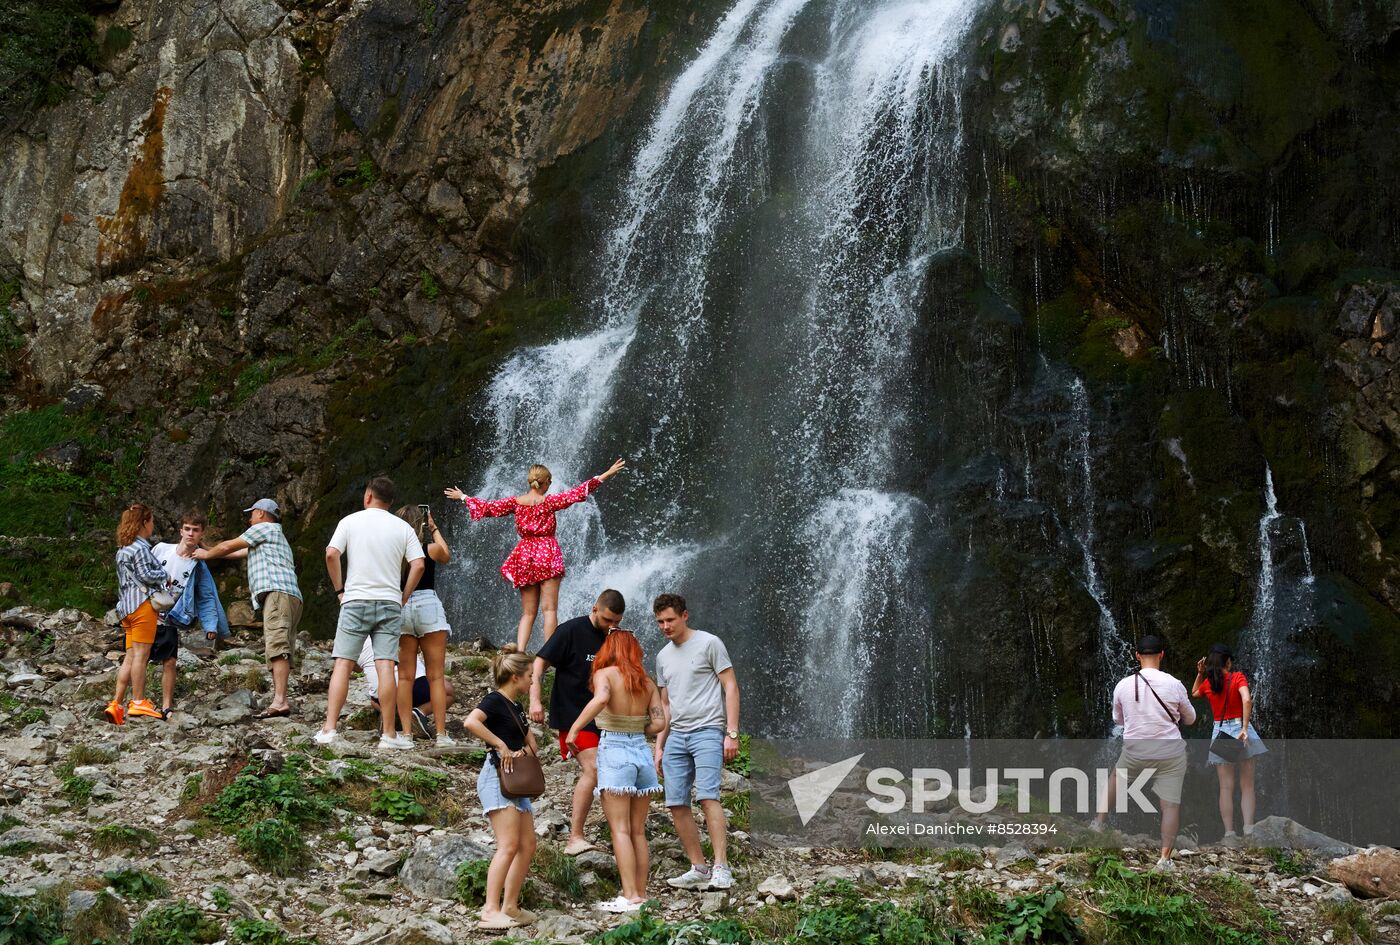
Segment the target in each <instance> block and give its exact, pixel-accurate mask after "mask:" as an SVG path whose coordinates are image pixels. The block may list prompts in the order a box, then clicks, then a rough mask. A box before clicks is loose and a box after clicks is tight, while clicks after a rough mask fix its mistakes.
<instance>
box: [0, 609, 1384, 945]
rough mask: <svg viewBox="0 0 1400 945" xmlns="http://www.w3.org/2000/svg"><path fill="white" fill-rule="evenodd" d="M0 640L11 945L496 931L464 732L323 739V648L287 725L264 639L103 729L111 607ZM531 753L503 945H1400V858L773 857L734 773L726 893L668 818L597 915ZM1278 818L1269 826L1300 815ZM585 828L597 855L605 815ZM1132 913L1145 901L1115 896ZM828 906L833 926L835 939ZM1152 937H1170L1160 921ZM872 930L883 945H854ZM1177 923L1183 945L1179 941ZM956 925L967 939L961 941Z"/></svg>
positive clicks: (9, 615) (456, 659)
mask: <svg viewBox="0 0 1400 945" xmlns="http://www.w3.org/2000/svg"><path fill="white" fill-rule="evenodd" d="M0 628H3V632H4V634H5V641H6V644H7V646H8V651H7V654H6V657H5V659H4V660H3V661H0V669H3V677H0V678H3V680H4V683H5V688H4V690H3V691H0V733H3V740H0V784H2V785H3V786H0V805H3V806H0V878H3V883H4V888H3V889H0V942H28V941H33V942H53V941H57V940H60V939H59V935H60V932H59V928H61V929H62V934H63V935H66V937H65V938H62V939H61V940H62V941H64V942H65V943H69V945H83V943H86V942H95V941H103V942H107V943H109V945H110V943H114V942H127V941H130V942H131V943H132V945H143V943H147V942H160V943H165V945H177V943H182V942H187V941H188V942H197V941H205V942H213V941H216V940H225V941H232V942H234V943H256V945H278V943H290V942H295V941H301V940H305V939H306V938H309V937H314V938H315V939H316V940H317V941H319V942H320V943H322V945H332V943H335V945H372V943H373V945H388V943H398V945H404V943H444V945H445V943H450V942H470V941H490V940H492V939H494V938H495V937H496V936H493V935H486V934H483V933H478V932H477V931H476V930H475V928H474V925H475V911H476V910H475V908H474V906H473V905H471V904H469V903H470V902H471V901H472V895H473V888H474V887H475V883H474V881H475V880H479V877H480V868H479V867H472V866H469V867H467V868H466V875H465V876H461V877H459V875H458V874H457V870H456V868H457V866H458V865H459V864H460V863H463V862H467V863H470V862H472V861H479V860H481V859H483V858H486V857H489V856H490V848H491V834H490V831H489V829H488V826H487V824H486V821H485V818H484V817H483V816H482V815H481V814H480V813H479V809H478V808H477V804H476V797H475V792H474V787H473V786H474V782H475V778H476V774H477V771H478V770H479V765H480V763H481V756H482V753H481V751H480V749H479V746H477V745H476V744H475V743H473V742H472V741H471V740H470V739H468V740H467V747H465V748H464V749H462V750H456V751H450V752H449V751H440V750H437V749H433V748H429V747H427V743H426V742H420V744H421V745H423V746H424V747H422V748H419V749H417V750H413V751H401V752H382V751H379V750H377V748H376V747H374V738H375V735H374V732H373V731H372V730H371V729H372V726H373V725H374V720H373V718H372V717H371V716H370V715H369V714H368V712H366V711H364V710H363V709H360V708H358V707H359V706H363V705H364V693H363V689H362V686H363V683H362V682H358V681H357V683H356V684H355V687H354V688H352V692H351V709H352V714H351V715H350V718H349V719H348V720H347V721H346V725H347V726H348V729H347V734H348V738H347V742H346V744H345V745H344V746H342V747H340V748H339V749H338V750H336V751H334V752H332V751H328V750H325V749H320V748H317V747H316V746H315V745H314V743H312V742H311V740H310V738H309V736H310V734H311V733H312V732H313V731H314V730H315V728H316V726H317V720H318V719H319V717H320V715H321V713H322V712H323V711H324V707H325V703H324V699H325V696H324V692H325V687H326V679H327V677H328V675H329V670H330V662H331V661H330V658H329V656H328V654H327V653H326V651H325V650H324V649H323V648H321V647H318V646H314V645H313V646H311V647H308V648H306V649H305V651H304V653H303V655H302V657H301V659H300V665H299V666H298V668H297V672H296V674H295V677H294V679H295V681H294V693H293V694H294V702H295V705H296V707H297V711H296V713H295V716H294V718H292V719H285V720H275V721H269V722H261V721H256V720H255V719H253V715H254V714H255V711H256V709H257V708H258V707H259V706H260V705H261V704H264V703H265V701H266V698H267V697H266V696H265V695H264V691H265V689H266V687H267V674H266V671H265V667H264V665H263V663H262V659H261V657H260V655H259V652H258V649H257V648H256V642H255V638H254V637H253V636H252V634H251V632H250V631H244V632H243V635H242V637H241V638H239V637H236V638H235V640H234V643H235V648H232V649H224V650H221V651H220V652H218V653H217V654H213V655H211V656H208V657H205V658H201V657H200V656H196V655H194V654H193V653H191V652H190V651H188V650H183V651H182V652H181V655H180V666H181V675H180V684H179V688H178V690H177V703H176V704H177V711H176V713H175V714H174V715H173V716H172V718H171V719H170V720H169V721H167V722H159V721H154V720H150V719H135V720H132V721H131V722H129V723H128V724H127V725H125V726H122V727H114V726H111V725H109V724H106V723H105V722H103V721H102V720H101V716H100V713H101V709H102V706H103V705H104V704H105V702H106V700H107V699H108V698H110V696H109V692H110V689H111V683H112V679H113V674H114V672H115V667H116V664H117V661H118V659H119V657H120V655H121V653H120V642H119V640H120V637H119V631H118V629H117V628H116V627H115V626H113V625H112V621H111V620H110V618H109V621H108V622H101V621H97V620H94V619H92V618H90V617H88V616H86V615H83V614H81V613H80V612H77V611H60V612H58V613H54V614H46V613H43V612H39V611H35V610H30V609H26V608H19V607H16V608H12V609H10V610H8V611H6V612H4V613H3V615H0ZM484 653H485V644H483V643H466V644H456V645H454V646H453V648H452V652H451V655H450V656H449V663H448V672H449V676H450V678H451V679H452V680H453V683H454V685H455V686H456V688H457V692H458V694H459V701H458V704H457V705H456V706H455V707H454V709H453V712H452V714H451V719H452V720H451V721H450V722H449V727H450V728H451V729H453V730H454V731H457V730H458V729H460V725H461V722H460V720H461V717H462V715H463V714H464V712H465V711H466V708H467V707H469V706H470V705H472V704H474V703H475V701H476V699H477V698H479V696H480V695H481V694H482V693H484V692H485V690H486V687H487V677H486V672H485V670H486V666H487V662H486V656H485V655H484ZM457 734H459V735H460V734H462V733H461V732H460V731H457ZM540 734H542V735H544V734H546V733H540ZM541 744H543V745H545V746H547V747H546V753H545V759H546V773H547V776H548V781H549V784H550V792H549V794H548V795H547V796H546V797H544V798H542V799H541V800H540V801H539V802H537V805H536V806H537V810H538V814H537V818H536V827H537V830H538V833H539V835H540V838H541V844H540V852H539V854H538V857H537V860H536V863H535V867H534V869H533V871H532V878H531V881H530V886H529V887H528V901H529V903H530V905H531V906H532V908H534V909H535V910H536V911H537V912H538V913H539V914H540V915H541V919H540V921H539V923H538V924H537V925H536V926H535V927H534V928H532V929H517V930H513V931H512V932H511V933H510V935H509V936H507V937H508V938H511V939H535V940H540V941H551V942H584V941H595V940H597V939H598V938H599V937H600V936H604V935H605V934H607V933H609V930H610V929H611V930H612V931H611V937H609V938H606V941H607V942H610V943H622V942H639V943H640V942H665V941H704V940H711V941H725V942H735V941H747V940H748V939H746V938H744V937H743V936H744V935H751V936H753V937H754V938H756V939H758V940H767V939H779V938H784V937H787V936H791V938H790V939H789V940H791V941H822V942H827V941H831V942H835V941H852V942H855V941H880V942H906V941H907V942H914V941H972V942H994V941H1013V940H1015V941H1019V940H1029V941H1083V940H1088V941H1149V940H1150V941H1173V942H1175V941H1183V942H1185V941H1232V942H1260V943H1266V942H1270V943H1271V942H1309V943H1330V942H1337V941H1344V942H1348V941H1374V942H1400V908H1397V906H1396V905H1395V904H1394V903H1389V904H1387V903H1386V902H1384V901H1383V900H1384V897H1385V896H1387V895H1388V896H1390V897H1396V896H1400V857H1397V855H1396V854H1395V851H1385V850H1379V851H1372V852H1370V853H1369V854H1359V855H1357V856H1352V857H1350V858H1348V859H1339V860H1332V861H1331V862H1328V861H1327V860H1326V858H1325V857H1324V856H1323V855H1322V854H1320V853H1319V852H1318V851H1309V850H1280V849H1270V848H1262V849H1249V850H1241V849H1223V848H1203V849H1186V850H1183V851H1182V856H1181V859H1180V861H1179V863H1180V866H1179V868H1178V871H1177V873H1176V874H1174V875H1173V876H1170V877H1156V876H1149V874H1147V873H1146V872H1145V869H1146V866H1147V865H1149V864H1150V863H1151V861H1152V858H1153V857H1152V853H1151V851H1150V850H1149V849H1146V847H1148V846H1150V844H1147V843H1145V839H1146V838H1137V839H1134V838H1129V839H1128V843H1127V848H1126V849H1124V850H1123V851H1122V853H1121V855H1120V854H1118V853H1117V852H1116V851H1109V852H1091V853H1086V852H1084V851H1073V850H1063V851H1038V852H1036V853H1031V852H1029V851H1027V850H1026V849H1025V848H1024V847H1019V846H1009V847H1004V848H1001V849H1000V850H997V849H993V848H986V849H975V848H956V849H944V850H934V851H928V850H917V851H896V850H883V851H874V850H870V851H833V850H772V849H762V848H759V847H757V846H755V845H754V844H753V843H752V842H751V841H750V839H749V837H748V836H747V835H746V834H745V833H744V832H743V830H742V829H740V828H743V827H745V826H747V817H748V804H747V784H746V782H745V780H744V778H742V777H741V776H739V775H738V774H735V773H733V772H729V773H727V776H726V793H725V806H726V808H727V809H728V810H729V811H730V814H731V820H732V821H733V826H734V828H735V829H736V833H735V842H734V844H733V847H734V853H733V856H732V859H733V860H734V862H735V865H736V876H737V879H738V882H737V884H736V886H735V888H734V889H733V890H732V891H730V892H729V893H727V894H726V893H722V892H712V893H704V894H698V893H677V892H673V891H670V890H668V889H667V888H666V887H665V886H664V884H663V882H662V881H661V879H660V878H661V877H664V876H667V875H674V874H675V873H677V872H679V871H681V870H682V869H683V867H684V863H683V858H682V857H681V855H680V849H679V845H678V843H677V841H676V839H675V837H674V835H673V833H672V832H671V830H670V828H669V825H668V823H667V819H666V817H665V815H664V813H663V811H662V809H661V808H660V807H659V806H658V807H657V809H656V813H655V814H654V815H653V818H652V822H651V826H652V850H653V855H654V859H653V876H654V877H657V878H656V879H654V880H653V884H652V888H651V891H652V892H653V893H654V894H655V895H656V897H657V900H658V904H657V905H656V908H655V911H654V913H653V915H654V918H653V919H647V920H643V921H641V922H637V921H635V920H631V919H627V918H624V917H613V916H604V915H603V914H601V913H598V912H594V911H592V910H591V909H590V903H591V902H593V901H594V900H597V899H599V898H605V897H607V896H610V895H612V894H613V893H614V891H615V886H614V880H615V873H614V869H613V863H612V858H611V856H610V855H608V854H607V853H606V852H597V853H587V854H584V855H583V856H580V857H578V858H577V859H576V860H575V859H571V858H569V857H566V856H564V855H563V853H562V849H561V847H562V844H561V840H562V837H563V835H564V834H565V833H566V827H567V805H568V796H569V790H570V788H571V786H572V771H571V765H570V764H568V763H566V762H563V761H561V760H560V759H559V757H558V752H557V748H555V747H554V743H553V742H552V740H551V739H550V738H548V737H542V738H541ZM1276 820H1277V819H1276ZM269 825H271V826H269ZM1273 828H1274V831H1275V833H1274V834H1272V835H1273V836H1275V837H1277V836H1281V835H1282V834H1283V833H1284V832H1286V831H1287V830H1288V829H1289V825H1288V824H1287V823H1286V822H1282V823H1275V824H1273ZM591 829H592V831H593V833H594V837H595V839H596V840H597V842H598V843H599V846H600V850H606V849H607V838H606V833H605V825H604V823H603V821H602V818H601V816H600V815H596V814H595V818H594V823H593V824H592V826H591ZM1332 852H1343V851H1332ZM1349 887H1350V888H1349ZM1353 890H1355V893H1354V892H1353ZM1357 894H1359V895H1360V896H1365V897H1367V898H1359V897H1358V895H1357ZM1125 897H1126V898H1125ZM1133 897H1137V898H1136V899H1134V898H1133ZM1129 900H1132V902H1134V903H1136V906H1134V907H1133V908H1134V909H1136V910H1137V911H1136V912H1133V911H1132V910H1131V909H1128V908H1127V906H1125V905H1124V904H1125V903H1126V902H1128V901H1129ZM182 903H183V905H182ZM45 910H48V911H47V912H46V911H45ZM1036 910H1040V911H1039V912H1037V911H1036ZM1125 910H1127V911H1125ZM1144 910H1145V911H1144ZM1130 912H1131V913H1132V915H1134V916H1136V918H1135V919H1132V921H1129V920H1128V919H1127V918H1125V917H1126V916H1128V914H1129V913H1130ZM1041 913H1044V916H1051V917H1053V916H1059V917H1060V918H1062V919H1064V920H1065V921H1066V922H1067V923H1068V924H1065V925H1063V926H1061V925H1057V924H1056V922H1058V921H1059V920H1058V919H1057V920H1055V921H1053V922H1052V921H1050V920H1049V919H1045V918H1044V916H1042V919H1043V921H1042V920H1035V921H1037V922H1041V923H1042V924H1040V925H1036V926H1035V928H1036V929H1039V930H1040V931H1038V932H1036V933H1034V934H1030V935H1029V937H1026V938H1021V939H1017V938H1014V937H1013V936H1014V933H1015V930H1016V929H1017V928H1020V927H1024V926H1025V923H1029V922H1031V921H1032V919H1033V918H1034V915H1040V914H1041ZM45 916H48V919H47V920H45V919H44V917H45ZM832 916H837V917H840V922H837V923H836V924H835V925H830V924H829V920H830V919H831V917H832ZM1028 916H1030V917H1031V918H1027V917H1028ZM726 920H729V921H726ZM26 921H28V922H30V923H31V925H30V926H29V927H28V928H29V932H28V933H27V935H28V937H26V932H25V931H24V930H25V928H26V926H24V924H23V923H24V922H26ZM44 921H48V922H49V923H50V924H49V925H48V926H44V925H43V922H44ZM1153 922H1159V923H1166V924H1165V925H1161V926H1160V928H1158V929H1157V930H1156V931H1155V932H1154V926H1153V925H1152V923H1153ZM823 923H828V924H827V925H823ZM843 923H844V924H843ZM862 923H865V924H864V925H862ZM1016 923H1022V925H1021V926H1018V925H1017V924H1016ZM1134 923H1136V924H1134ZM1172 923H1176V925H1172ZM687 925H690V926H691V927H692V931H690V932H686V931H685V930H684V929H685V927H686V926H687ZM133 926H135V928H134V929H133ZM867 926H868V928H869V929H870V930H873V932H872V933H871V934H874V935H875V936H876V937H875V938H859V937H858V936H859V935H864V934H866V932H862V931H860V929H862V928H866V927H867ZM1169 926H1170V928H1176V929H1177V932H1176V933H1173V934H1178V933H1179V934H1178V937H1171V935H1168V934H1166V932H1167V931H1169ZM1178 926H1179V928H1178ZM935 929H942V930H944V931H943V932H939V933H935V931H934V930H935ZM950 929H962V930H963V931H962V932H961V933H957V934H960V935H962V936H965V937H961V938H950V937H948V936H949V934H950V933H949V932H948V931H947V930H950ZM1133 929H1136V931H1133ZM1192 929H1195V931H1190V930H1192ZM695 930H698V931H695ZM911 930H912V931H911ZM1057 930H1058V931H1057ZM1183 930H1184V931H1183ZM1023 934H1028V933H1023ZM1180 934H1184V935H1186V936H1187V937H1185V938H1182V937H1179V936H1180ZM7 935H9V936H10V937H6V936H7ZM939 935H942V936H943V937H942V938H939ZM128 936H130V937H129V938H128ZM998 936H1000V937H998ZM1037 936H1038V937H1037ZM1057 936H1058V937H1057ZM1135 936H1136V937H1135ZM1144 936H1145V937H1144ZM1192 936H1195V937H1192Z"/></svg>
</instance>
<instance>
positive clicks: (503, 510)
mask: <svg viewBox="0 0 1400 945" xmlns="http://www.w3.org/2000/svg"><path fill="white" fill-rule="evenodd" d="M442 494H443V495H445V496H447V497H448V498H449V499H452V500H453V501H455V502H462V503H465V504H466V506H467V512H468V513H469V514H470V515H471V517H472V521H473V522H475V521H476V520H477V519H479V518H500V517H501V516H502V515H509V514H510V513H512V512H514V511H515V497H514V496H507V497H506V498H504V499H492V500H490V501H487V500H485V499H478V498H476V497H475V496H469V495H467V494H466V493H465V492H463V491H462V490H461V489H458V488H457V487H456V486H448V487H447V488H446V489H444V490H442Z"/></svg>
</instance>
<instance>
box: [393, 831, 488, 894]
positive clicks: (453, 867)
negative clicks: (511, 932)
mask: <svg viewBox="0 0 1400 945" xmlns="http://www.w3.org/2000/svg"><path fill="white" fill-rule="evenodd" d="M492 853H493V851H492V850H491V849H490V848H489V847H484V846H482V845H481V844H479V843H473V842H472V841H470V840H468V839H466V838H465V837H454V836H446V837H420V838H419V840H418V842H417V843H415V844H414V845H413V852H412V853H410V854H409V855H408V859H407V860H405V861H404V864H403V867H402V868H401V869H400V870H399V882H401V883H403V885H404V887H405V888H406V889H407V890H408V891H409V892H411V893H413V894H414V895H415V896H422V897H423V898H425V899H455V898H456V897H457V867H458V865H460V864H462V863H466V862H469V861H471V860H489V859H491V856H492Z"/></svg>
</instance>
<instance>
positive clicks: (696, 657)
mask: <svg viewBox="0 0 1400 945" xmlns="http://www.w3.org/2000/svg"><path fill="white" fill-rule="evenodd" d="M733 665H734V664H733V663H731V662H729V651H728V650H726V649H725V648H724V641H723V640H721V639H720V638H719V637H717V636H715V635H714V634H713V633H706V632H705V631H704V630H695V631H692V634H691V637H690V639H689V640H686V641H685V645H683V646H676V644H675V643H674V642H672V643H667V644H666V645H665V646H664V647H662V648H661V652H660V653H657V654H656V684H657V685H658V686H660V687H661V688H662V689H665V690H666V696H667V698H668V699H669V700H670V702H671V728H673V729H674V730H676V731H678V732H695V731H699V730H700V729H702V728H718V729H723V728H725V727H726V726H727V722H728V720H727V719H726V718H725V716H724V689H723V688H722V687H721V686H720V684H719V674H720V673H722V672H724V671H725V670H726V669H729V668H730V667H731V666H733Z"/></svg>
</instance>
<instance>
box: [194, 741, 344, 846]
mask: <svg viewBox="0 0 1400 945" xmlns="http://www.w3.org/2000/svg"><path fill="white" fill-rule="evenodd" d="M306 771H307V761H306V759H305V758H304V757H302V756H299V755H293V756H291V757H289V758H288V759H287V760H286V762H285V764H284V766H283V768H282V770H281V771H278V772H275V773H272V774H267V775H259V774H258V773H257V772H255V771H253V770H251V769H250V768H244V769H243V771H242V772H240V773H239V775H238V777H237V778H235V779H234V780H233V782H232V783H231V784H229V786H228V787H226V788H224V789H223V790H222V791H220V792H219V796H218V797H217V798H216V799H215V800H214V802H213V803H212V804H210V805H209V806H208V807H207V808H205V811H204V812H205V814H206V815H207V816H208V817H209V819H210V820H212V821H214V822H215V823H216V824H218V825H219V826H221V827H223V828H225V829H237V828H239V827H241V826H243V825H245V824H250V823H253V822H254V821H257V820H262V819H264V818H270V817H277V818H280V819H283V820H285V821H286V822H288V823H291V824H322V823H326V822H327V821H329V820H330V817H331V813H332V812H333V811H334V810H335V799H334V798H333V797H330V796H327V795H326V794H325V793H323V790H324V789H325V787H326V783H325V781H324V780H323V779H321V778H314V777H309V776H308V775H307V773H306Z"/></svg>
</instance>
